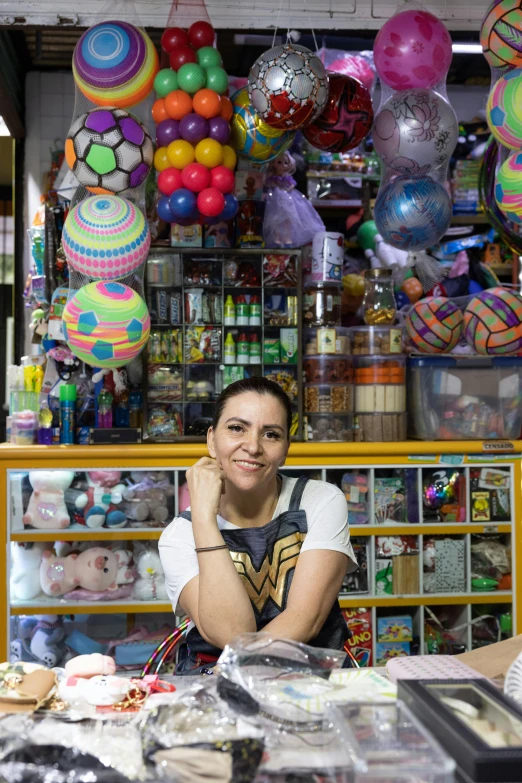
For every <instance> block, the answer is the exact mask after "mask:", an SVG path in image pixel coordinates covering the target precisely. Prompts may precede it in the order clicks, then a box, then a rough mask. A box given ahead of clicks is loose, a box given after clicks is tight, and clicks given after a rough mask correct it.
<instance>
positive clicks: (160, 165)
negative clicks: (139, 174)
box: [154, 147, 170, 171]
mask: <svg viewBox="0 0 522 783" xmlns="http://www.w3.org/2000/svg"><path fill="white" fill-rule="evenodd" d="M169 166H170V163H169V159H168V157H167V148H166V147H158V149H157V150H156V152H155V153H154V168H155V169H156V171H164V170H165V169H168V168H169Z"/></svg>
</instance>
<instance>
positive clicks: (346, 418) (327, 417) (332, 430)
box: [304, 413, 353, 442]
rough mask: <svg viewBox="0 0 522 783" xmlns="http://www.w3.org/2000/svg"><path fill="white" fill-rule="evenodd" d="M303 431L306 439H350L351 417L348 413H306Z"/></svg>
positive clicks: (351, 431) (351, 432)
mask: <svg viewBox="0 0 522 783" xmlns="http://www.w3.org/2000/svg"><path fill="white" fill-rule="evenodd" d="M304 431H305V437H306V440H313V441H319V442H320V441H351V440H353V430H352V417H351V415H348V414H346V415H345V414H331V413H329V414H321V413H319V414H307V415H306V416H305V428H304Z"/></svg>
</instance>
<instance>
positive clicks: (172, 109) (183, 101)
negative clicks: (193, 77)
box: [163, 90, 192, 120]
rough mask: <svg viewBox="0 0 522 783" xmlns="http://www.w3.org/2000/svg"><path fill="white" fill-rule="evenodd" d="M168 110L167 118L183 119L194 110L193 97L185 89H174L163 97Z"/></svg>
mask: <svg viewBox="0 0 522 783" xmlns="http://www.w3.org/2000/svg"><path fill="white" fill-rule="evenodd" d="M163 100H164V101H165V109H166V110H167V119H168V117H170V119H171V120H182V119H183V117H186V116H187V114H190V112H191V111H192V98H191V97H190V95H189V94H188V92H185V91H184V90H172V92H169V94H168V95H167V96H165V98H164V99H163Z"/></svg>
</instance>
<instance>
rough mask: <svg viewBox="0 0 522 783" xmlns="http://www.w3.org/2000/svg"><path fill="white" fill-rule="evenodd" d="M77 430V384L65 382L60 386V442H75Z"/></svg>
mask: <svg viewBox="0 0 522 783" xmlns="http://www.w3.org/2000/svg"><path fill="white" fill-rule="evenodd" d="M75 431H76V386H75V384H74V383H63V384H62V385H61V386H60V443H74V433H75Z"/></svg>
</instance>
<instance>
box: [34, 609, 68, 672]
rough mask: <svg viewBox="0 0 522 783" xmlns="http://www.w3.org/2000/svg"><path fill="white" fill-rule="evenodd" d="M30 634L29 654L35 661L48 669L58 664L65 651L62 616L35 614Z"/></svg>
mask: <svg viewBox="0 0 522 783" xmlns="http://www.w3.org/2000/svg"><path fill="white" fill-rule="evenodd" d="M35 617H36V621H37V622H36V626H35V628H34V630H33V633H32V636H31V644H30V650H31V655H32V656H33V657H34V660H35V661H36V662H37V663H42V664H43V665H44V666H48V667H49V668H50V669H52V668H53V666H58V665H59V664H60V663H61V661H62V659H63V657H64V656H65V654H66V652H67V648H66V646H65V642H64V639H65V631H64V630H63V618H62V617H60V616H56V615H54V614H37V615H35Z"/></svg>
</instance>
